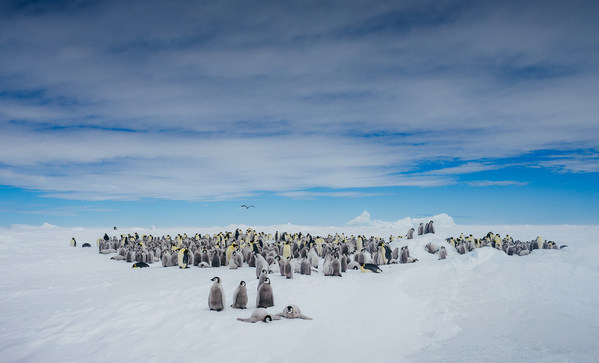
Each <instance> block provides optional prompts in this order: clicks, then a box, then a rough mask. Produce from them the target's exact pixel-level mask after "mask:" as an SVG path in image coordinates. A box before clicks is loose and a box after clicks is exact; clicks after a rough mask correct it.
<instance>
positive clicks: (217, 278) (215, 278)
mask: <svg viewBox="0 0 599 363" xmlns="http://www.w3.org/2000/svg"><path fill="white" fill-rule="evenodd" d="M210 281H214V282H217V283H218V282H220V277H218V276H214V277H213V278H211V279H210Z"/></svg>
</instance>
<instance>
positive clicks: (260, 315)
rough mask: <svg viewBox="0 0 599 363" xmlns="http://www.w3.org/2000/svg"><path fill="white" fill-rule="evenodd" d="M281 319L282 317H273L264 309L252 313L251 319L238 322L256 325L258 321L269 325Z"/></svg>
mask: <svg viewBox="0 0 599 363" xmlns="http://www.w3.org/2000/svg"><path fill="white" fill-rule="evenodd" d="M280 319H281V317H280V316H276V315H275V316H272V315H270V314H269V313H268V311H266V309H262V308H258V309H256V310H254V311H253V312H252V315H251V316H250V317H249V318H246V319H242V318H237V320H239V321H243V322H246V323H256V322H258V321H263V322H265V323H268V322H269V321H273V320H280Z"/></svg>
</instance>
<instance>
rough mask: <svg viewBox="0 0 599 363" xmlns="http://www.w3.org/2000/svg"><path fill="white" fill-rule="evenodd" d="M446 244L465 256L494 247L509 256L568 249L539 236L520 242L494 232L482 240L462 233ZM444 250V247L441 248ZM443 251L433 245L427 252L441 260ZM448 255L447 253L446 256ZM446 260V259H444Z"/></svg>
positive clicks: (449, 239)
mask: <svg viewBox="0 0 599 363" xmlns="http://www.w3.org/2000/svg"><path fill="white" fill-rule="evenodd" d="M446 242H447V243H449V244H450V245H452V246H453V247H454V248H455V249H456V251H458V253H459V254H461V255H463V254H465V253H466V252H470V251H473V250H474V249H475V248H481V247H492V248H496V249H498V250H500V251H503V252H505V253H506V254H507V255H508V256H514V255H516V256H526V255H528V254H530V253H531V252H532V251H533V250H537V249H538V250H541V249H543V250H547V249H554V250H557V249H562V248H565V247H567V245H561V246H559V247H558V245H557V243H555V242H553V241H547V240H544V239H543V238H542V237H541V236H538V237H537V238H536V239H534V240H532V241H524V242H523V241H520V240H516V241H514V239H513V238H512V237H510V236H509V235H505V237H503V238H501V236H500V235H499V234H494V233H493V232H489V233H487V235H486V236H484V237H482V238H474V237H473V236H472V235H469V236H468V237H465V236H464V234H463V233H462V234H461V235H460V236H459V237H458V238H454V237H449V238H447V239H446ZM441 249H444V247H441ZM441 249H439V248H436V246H433V245H431V244H428V245H427V251H428V252H430V253H439V259H442V257H441V256H442V254H443V251H441ZM446 255H447V253H446V252H445V256H446ZM443 258H445V257H443Z"/></svg>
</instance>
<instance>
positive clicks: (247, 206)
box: [239, 204, 256, 209]
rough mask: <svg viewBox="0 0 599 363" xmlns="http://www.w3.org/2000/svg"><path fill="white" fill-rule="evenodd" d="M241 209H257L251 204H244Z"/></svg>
mask: <svg viewBox="0 0 599 363" xmlns="http://www.w3.org/2000/svg"><path fill="white" fill-rule="evenodd" d="M239 208H245V209H250V208H256V207H254V206H253V205H251V204H250V205H245V204H242V205H241V207H239Z"/></svg>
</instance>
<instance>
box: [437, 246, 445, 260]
mask: <svg viewBox="0 0 599 363" xmlns="http://www.w3.org/2000/svg"><path fill="white" fill-rule="evenodd" d="M445 258H447V250H446V249H445V246H441V248H440V249H439V260H444V259H445Z"/></svg>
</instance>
